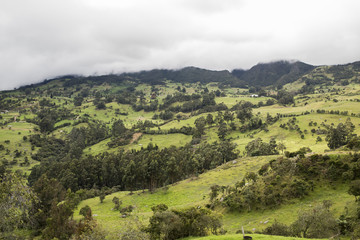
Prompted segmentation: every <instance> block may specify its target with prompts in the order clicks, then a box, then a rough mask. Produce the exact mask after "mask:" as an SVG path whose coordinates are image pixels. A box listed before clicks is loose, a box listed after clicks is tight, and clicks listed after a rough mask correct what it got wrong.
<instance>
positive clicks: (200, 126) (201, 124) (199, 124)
mask: <svg viewBox="0 0 360 240" xmlns="http://www.w3.org/2000/svg"><path fill="white" fill-rule="evenodd" d="M205 125H206V119H205V118H204V117H200V118H197V119H196V120H195V127H196V130H197V132H198V134H199V135H200V136H201V135H203V134H204V131H205Z"/></svg>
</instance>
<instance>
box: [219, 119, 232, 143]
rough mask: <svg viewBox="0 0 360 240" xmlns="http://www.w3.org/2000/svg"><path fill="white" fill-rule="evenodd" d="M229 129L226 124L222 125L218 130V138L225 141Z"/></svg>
mask: <svg viewBox="0 0 360 240" xmlns="http://www.w3.org/2000/svg"><path fill="white" fill-rule="evenodd" d="M228 132H229V129H228V127H227V125H226V123H224V122H223V123H221V124H220V126H219V129H218V136H219V139H220V140H222V141H223V140H225V137H226V135H227V134H228Z"/></svg>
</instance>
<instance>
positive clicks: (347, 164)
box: [209, 154, 360, 212]
mask: <svg viewBox="0 0 360 240" xmlns="http://www.w3.org/2000/svg"><path fill="white" fill-rule="evenodd" d="M359 163H360V154H353V155H352V154H349V155H342V156H341V155H340V156H328V155H324V156H321V155H317V154H314V155H311V156H308V157H306V156H304V155H298V157H297V158H284V157H280V158H278V159H276V160H272V161H270V163H267V164H265V165H263V166H262V167H261V168H260V170H259V171H258V173H255V172H249V173H247V174H246V176H245V177H244V178H243V180H242V181H240V182H238V183H236V184H235V185H234V186H218V185H214V186H212V187H211V193H210V200H211V201H210V204H209V206H210V207H215V206H217V205H222V206H224V207H226V208H229V209H230V210H233V211H240V212H242V211H250V210H254V209H264V208H270V207H276V206H279V205H280V204H282V203H284V202H286V201H288V200H290V199H293V198H302V197H304V196H306V195H308V194H309V193H310V192H311V191H312V190H313V189H314V188H315V187H316V184H315V183H316V182H317V181H319V180H322V181H324V182H328V183H330V182H336V181H344V182H348V183H351V182H352V181H355V182H358V179H360V167H359V166H360V165H359ZM355 182H354V183H355ZM353 185H354V187H353V188H352V189H353V190H351V191H350V192H351V194H353V195H355V196H360V190H358V189H359V188H356V187H355V184H353Z"/></svg>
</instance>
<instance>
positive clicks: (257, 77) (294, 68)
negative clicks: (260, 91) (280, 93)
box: [232, 61, 314, 86]
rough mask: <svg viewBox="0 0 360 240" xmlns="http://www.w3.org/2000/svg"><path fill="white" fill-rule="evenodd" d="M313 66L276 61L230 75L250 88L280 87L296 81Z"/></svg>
mask: <svg viewBox="0 0 360 240" xmlns="http://www.w3.org/2000/svg"><path fill="white" fill-rule="evenodd" d="M313 68H314V66H311V65H308V64H305V63H302V62H294V63H291V62H287V61H278V62H272V63H260V64H257V65H256V66H254V67H252V68H251V69H250V70H247V71H239V70H237V71H235V70H234V71H233V72H232V74H233V75H235V76H237V77H238V78H239V79H241V80H243V81H245V82H246V83H247V84H249V85H252V86H270V85H273V86H282V85H285V84H286V83H291V82H294V81H296V80H297V79H298V78H299V77H300V76H301V75H303V74H304V73H306V72H308V71H311V70H312V69H313Z"/></svg>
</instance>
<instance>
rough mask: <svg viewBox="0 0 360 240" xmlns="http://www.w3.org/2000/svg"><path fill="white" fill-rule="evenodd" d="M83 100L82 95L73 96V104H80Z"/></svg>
mask: <svg viewBox="0 0 360 240" xmlns="http://www.w3.org/2000/svg"><path fill="white" fill-rule="evenodd" d="M83 101H84V97H83V96H81V95H79V96H77V97H75V98H74V105H75V106H81V104H82V102H83Z"/></svg>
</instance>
